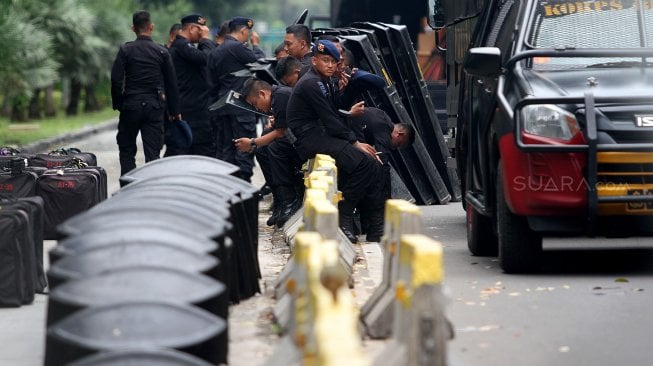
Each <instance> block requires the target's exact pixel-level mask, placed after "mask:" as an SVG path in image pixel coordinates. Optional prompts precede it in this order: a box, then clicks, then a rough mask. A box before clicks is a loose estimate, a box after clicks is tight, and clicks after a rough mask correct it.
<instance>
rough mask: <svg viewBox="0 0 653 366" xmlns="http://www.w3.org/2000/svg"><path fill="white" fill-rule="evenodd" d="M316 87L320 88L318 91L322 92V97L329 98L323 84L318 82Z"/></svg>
mask: <svg viewBox="0 0 653 366" xmlns="http://www.w3.org/2000/svg"><path fill="white" fill-rule="evenodd" d="M317 85H318V86H319V87H320V90H321V91H322V94H324V96H325V97H327V98H328V97H329V91H328V90H327V88H326V86H325V85H324V83H323V82H321V81H318V82H317Z"/></svg>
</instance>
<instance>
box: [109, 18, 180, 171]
mask: <svg viewBox="0 0 653 366" xmlns="http://www.w3.org/2000/svg"><path fill="white" fill-rule="evenodd" d="M132 24H133V25H132V30H133V31H134V33H136V40H135V41H132V42H127V43H125V44H124V45H122V46H121V47H120V50H119V51H118V54H117V55H116V59H115V60H114V62H113V67H112V69H111V99H112V104H113V109H114V110H118V111H120V118H119V122H118V134H117V135H116V141H117V143H118V149H119V151H120V152H119V156H120V174H121V175H122V174H125V173H127V172H129V171H130V170H132V169H134V168H136V159H135V157H136V150H137V148H136V136H138V133H139V132H140V133H141V139H142V140H143V152H144V153H145V161H146V162H148V161H151V160H154V159H158V158H159V154H160V153H161V146H162V145H163V118H164V115H165V111H166V107H167V110H168V114H169V115H170V116H171V118H172V119H175V120H179V119H181V114H180V112H179V91H178V89H177V76H176V74H175V69H174V67H173V65H172V60H171V58H170V54H169V53H168V50H167V49H166V48H165V47H164V46H162V45H159V44H157V43H155V42H154V41H152V30H153V29H154V24H153V23H152V21H151V20H150V14H149V13H148V12H146V11H137V12H135V13H134V14H133V16H132Z"/></svg>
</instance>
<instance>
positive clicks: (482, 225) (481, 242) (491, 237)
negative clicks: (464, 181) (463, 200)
mask: <svg viewBox="0 0 653 366" xmlns="http://www.w3.org/2000/svg"><path fill="white" fill-rule="evenodd" d="M466 211H467V248H469V251H470V252H471V253H472V255H474V256H478V257H494V256H496V255H497V253H498V251H499V247H498V243H497V236H496V234H495V232H494V229H493V228H492V223H493V220H492V218H490V217H487V216H483V215H481V214H479V213H478V211H476V210H475V209H474V207H473V206H472V205H470V204H468V205H467V208H466Z"/></svg>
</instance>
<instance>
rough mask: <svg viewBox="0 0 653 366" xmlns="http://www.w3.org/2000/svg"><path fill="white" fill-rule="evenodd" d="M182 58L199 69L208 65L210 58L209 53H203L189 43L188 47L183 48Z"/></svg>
mask: <svg viewBox="0 0 653 366" xmlns="http://www.w3.org/2000/svg"><path fill="white" fill-rule="evenodd" d="M181 50H182V51H181V57H183V58H184V59H186V60H187V61H188V62H191V63H193V64H195V65H197V66H198V67H202V66H204V65H206V62H207V60H208V58H209V55H208V52H204V51H201V50H199V49H197V48H195V47H193V45H192V44H190V43H188V44H187V46H186V47H181Z"/></svg>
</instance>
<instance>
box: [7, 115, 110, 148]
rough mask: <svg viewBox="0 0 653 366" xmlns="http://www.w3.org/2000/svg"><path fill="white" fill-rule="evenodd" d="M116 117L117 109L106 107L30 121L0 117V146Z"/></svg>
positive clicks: (64, 131) (37, 138) (79, 127)
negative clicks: (92, 111) (70, 115)
mask: <svg viewBox="0 0 653 366" xmlns="http://www.w3.org/2000/svg"><path fill="white" fill-rule="evenodd" d="M116 117H118V112H117V111H114V110H112V109H111V108H106V109H104V110H102V111H100V112H94V113H81V114H79V115H77V116H74V117H67V116H65V114H64V113H62V112H59V115H58V116H57V117H55V118H48V119H42V120H37V121H30V122H19V123H10V122H9V120H8V119H6V118H0V146H14V147H16V146H22V145H25V144H28V143H30V142H34V141H37V140H40V139H44V138H48V137H52V136H56V135H60V134H63V133H66V132H70V131H76V130H79V129H81V128H84V127H86V126H90V125H96V124H99V123H102V122H105V121H108V120H110V119H113V118H116Z"/></svg>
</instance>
